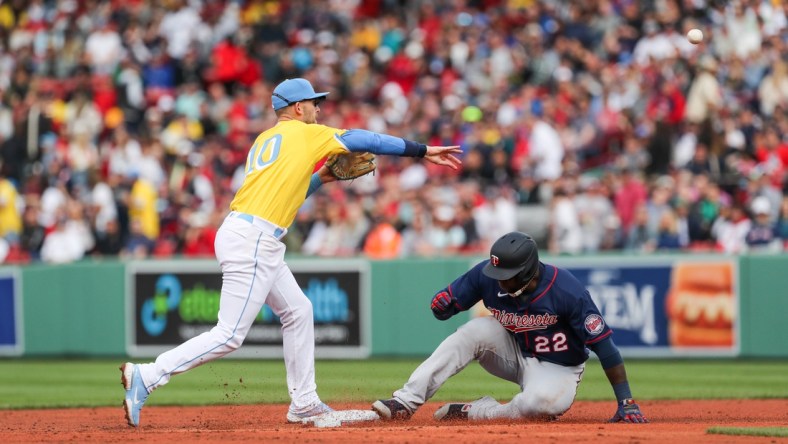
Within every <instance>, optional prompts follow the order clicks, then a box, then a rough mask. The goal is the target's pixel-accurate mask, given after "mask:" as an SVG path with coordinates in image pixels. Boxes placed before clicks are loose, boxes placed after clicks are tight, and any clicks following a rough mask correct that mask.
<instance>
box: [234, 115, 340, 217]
mask: <svg viewBox="0 0 788 444" xmlns="http://www.w3.org/2000/svg"><path fill="white" fill-rule="evenodd" d="M345 132H346V130H341V129H336V128H331V127H329V126H325V125H319V124H316V123H312V124H307V123H304V122H301V121H299V120H286V121H283V122H279V123H277V124H276V125H275V126H274V127H273V128H271V129H269V130H266V131H264V132H262V133H260V135H259V136H257V139H255V141H254V144H253V145H252V148H251V149H250V150H249V154H248V155H247V156H246V169H245V173H246V176H245V177H244V182H243V184H242V185H241V188H239V189H238V192H237V193H236V194H235V198H234V199H233V201H232V202H231V203H230V209H231V210H233V211H239V212H241V213H246V214H251V215H253V216H257V217H260V218H262V219H265V220H267V221H269V222H271V223H273V224H275V225H278V226H280V227H282V228H287V227H289V226H290V224H292V223H293V220H294V219H295V216H296V213H297V212H298V209H299V208H300V207H301V205H302V204H303V203H304V200H306V192H307V189H308V188H309V180H310V177H311V176H312V172H313V170H314V167H315V164H317V162H319V161H320V160H322V159H323V158H324V157H326V156H328V155H329V154H335V153H337V154H338V153H345V152H348V150H347V148H346V147H345V146H344V145H343V144H342V142H340V140H339V138H338V137H339V136H341V135H342V134H344V133H345Z"/></svg>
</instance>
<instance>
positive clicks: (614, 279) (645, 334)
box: [476, 256, 740, 357]
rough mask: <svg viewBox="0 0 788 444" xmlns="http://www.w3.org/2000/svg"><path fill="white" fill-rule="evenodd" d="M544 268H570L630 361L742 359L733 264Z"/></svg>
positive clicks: (585, 262) (605, 262)
mask: <svg viewBox="0 0 788 444" xmlns="http://www.w3.org/2000/svg"><path fill="white" fill-rule="evenodd" d="M545 262H547V263H552V264H555V265H558V266H560V267H563V268H566V269H567V270H569V271H570V272H571V273H572V274H573V275H574V276H575V277H577V278H578V280H580V282H581V283H582V284H584V285H585V286H586V288H587V289H588V291H589V293H590V294H591V298H592V299H593V300H594V303H595V304H596V306H597V307H598V308H599V310H600V312H601V313H602V316H603V317H604V318H605V321H606V322H607V324H608V325H609V326H610V328H612V329H613V332H614V333H613V340H614V341H615V343H616V345H618V346H619V347H620V348H621V349H622V353H624V354H625V355H626V356H633V357H656V356H736V355H738V354H739V348H740V339H739V338H740V335H739V297H738V284H737V272H738V270H737V261H736V260H735V259H730V258H715V257H694V256H692V257H690V256H685V257H680V258H679V257H664V258H661V257H649V258H638V257H621V256H619V257H616V258H610V259H605V258H598V257H597V258H595V259H593V260H590V259H582V258H578V259H573V258H555V260H550V259H547V260H545ZM480 310H481V309H479V308H477V309H476V313H477V315H478V314H479V312H480ZM481 312H482V313H483V310H481Z"/></svg>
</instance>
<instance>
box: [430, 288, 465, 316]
mask: <svg viewBox="0 0 788 444" xmlns="http://www.w3.org/2000/svg"><path fill="white" fill-rule="evenodd" d="M430 308H431V309H432V314H433V316H435V317H436V318H437V319H439V320H441V321H445V320H446V319H449V318H450V317H452V316H454V315H455V314H457V312H459V311H460V310H459V308H458V307H457V299H456V298H455V297H454V296H452V295H450V294H449V293H448V292H446V291H441V292H438V294H436V295H435V296H433V298H432V304H430Z"/></svg>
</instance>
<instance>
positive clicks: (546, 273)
mask: <svg viewBox="0 0 788 444" xmlns="http://www.w3.org/2000/svg"><path fill="white" fill-rule="evenodd" d="M487 262H488V261H487V260H484V261H482V262H480V263H479V264H477V265H476V266H474V267H473V268H472V269H470V270H468V272H466V273H465V274H463V275H462V276H460V277H458V278H457V279H455V280H454V282H452V283H451V284H450V285H449V286H448V287H447V288H446V289H445V290H444V291H448V292H449V294H451V295H452V296H454V297H455V298H457V304H458V305H459V308H460V309H461V310H463V311H464V310H467V309H469V308H471V307H472V306H473V305H475V304H476V303H477V302H478V301H480V300H481V301H483V303H484V305H485V306H486V307H487V309H488V310H490V311H491V312H492V314H493V316H494V317H495V319H497V320H498V322H500V323H501V325H503V326H504V328H506V329H507V330H509V331H510V332H511V333H512V334H514V335H515V339H516V340H517V343H518V344H519V346H520V350H522V353H523V356H526V357H536V358H538V359H540V360H545V361H549V362H553V363H555V364H560V365H567V366H574V365H579V364H581V363H583V362H585V361H586V360H587V359H588V350H587V349H586V346H591V345H593V344H595V343H597V342H599V341H601V340H603V339H604V338H607V337H609V336H610V335H611V334H612V333H613V331H612V330H610V328H609V327H608V326H607V324H606V323H605V321H604V319H603V318H602V315H601V314H600V313H599V309H597V307H596V305H595V304H594V301H593V300H592V299H591V295H590V294H589V293H588V290H587V289H586V288H585V287H584V286H583V284H581V283H580V281H578V280H577V278H575V277H574V276H573V275H572V273H570V272H568V271H567V270H564V269H561V268H558V267H555V266H553V265H549V264H544V263H541V262H540V263H539V269H540V277H539V285H538V286H537V287H536V290H535V291H534V292H533V293H531V294H528V295H522V296H520V297H517V298H514V297H512V296H510V295H509V294H508V293H506V292H504V291H503V290H501V288H500V287H499V286H498V281H496V280H494V279H492V278H489V277H487V276H485V275H484V274H483V273H482V268H483V267H484V265H485V264H486V263H487Z"/></svg>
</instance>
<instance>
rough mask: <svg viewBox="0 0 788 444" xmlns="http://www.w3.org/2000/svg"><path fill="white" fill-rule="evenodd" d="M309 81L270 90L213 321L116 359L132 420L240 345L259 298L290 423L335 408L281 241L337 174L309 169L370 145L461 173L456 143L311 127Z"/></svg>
mask: <svg viewBox="0 0 788 444" xmlns="http://www.w3.org/2000/svg"><path fill="white" fill-rule="evenodd" d="M326 95H328V93H327V92H323V93H316V92H315V90H314V89H313V88H312V85H311V84H310V83H309V81H307V80H305V79H288V80H285V81H284V82H282V83H280V84H279V85H278V86H277V87H276V88H275V89H274V91H273V94H272V98H271V99H272V102H273V108H274V110H275V112H276V115H277V123H276V125H275V126H274V127H273V128H271V129H269V130H266V131H264V132H263V133H261V134H260V135H259V136H258V137H257V139H256V140H255V142H254V144H253V145H252V147H251V149H250V150H249V155H248V156H247V159H246V177H245V179H244V183H243V185H241V188H240V189H239V190H238V192H237V193H236V195H235V198H234V199H233V201H232V203H231V204H230V210H231V211H230V213H229V215H228V216H227V218H226V219H225V220H224V222H223V223H222V226H221V227H220V228H219V231H218V233H217V235H216V244H215V247H216V258H217V259H218V261H219V264H220V266H221V270H222V293H221V300H220V303H219V314H218V319H219V321H218V323H217V324H216V327H214V328H213V329H211V330H210V331H209V332H206V333H203V334H201V335H199V336H197V337H194V338H192V339H190V340H188V341H186V342H184V343H183V344H181V345H179V346H178V347H176V348H174V349H172V350H169V351H167V352H165V353H163V354H161V355H159V357H158V358H156V361H155V362H152V363H148V364H132V363H130V362H127V363H125V364H123V365H121V367H120V370H121V382H122V383H123V387H124V389H125V390H126V396H125V400H124V403H123V406H124V409H125V411H126V419H127V421H128V423H129V425H131V426H134V427H137V426H139V423H140V410H141V409H142V406H143V404H144V403H145V400H146V399H147V398H148V395H149V393H150V392H151V391H153V390H154V389H155V388H157V387H160V386H162V385H164V384H166V383H167V382H168V381H169V380H170V377H171V376H172V375H176V374H178V373H183V372H185V371H187V370H190V369H192V368H194V367H196V366H198V365H201V364H204V363H206V362H208V361H211V360H213V359H216V358H219V357H222V356H224V355H226V354H228V353H230V352H232V351H233V350H235V349H237V348H238V347H240V346H241V343H243V340H244V338H245V337H246V334H247V333H248V331H249V329H250V328H251V326H252V322H253V321H254V319H255V317H256V316H257V314H258V313H259V312H260V309H261V308H262V306H263V304H268V305H269V306H270V307H271V309H272V310H273V311H274V313H276V315H277V316H279V318H280V320H281V322H282V337H283V342H284V344H283V346H284V347H283V349H284V358H285V369H286V371H287V389H288V392H289V394H290V399H291V402H290V408H289V409H288V412H287V421H288V422H304V421H308V420H309V419H310V418H311V417H314V416H317V415H319V414H322V413H325V412H329V411H331V410H332V409H331V407H329V406H328V405H326V404H324V403H323V402H322V401H321V400H320V397H319V396H318V395H317V385H316V384H315V362H314V361H315V358H314V355H315V353H314V352H315V338H314V324H313V318H312V304H311V302H310V301H309V299H307V297H306V295H304V292H303V291H302V290H301V288H300V287H299V286H298V283H297V282H296V280H295V278H294V277H293V273H292V272H291V271H290V268H289V267H288V266H287V264H286V263H285V261H284V255H285V245H284V244H283V243H282V242H281V241H280V240H281V239H282V237H283V236H284V235H285V234H286V233H287V227H288V226H290V224H291V223H292V222H293V219H294V218H295V215H296V212H297V211H298V208H299V207H300V206H301V205H302V204H303V202H304V200H305V199H306V198H307V197H308V196H309V195H310V194H312V193H313V192H314V191H315V190H317V189H318V188H319V187H320V185H322V184H323V183H326V182H331V181H333V180H335V178H334V177H333V176H332V175H331V173H330V172H329V171H328V169H327V168H326V166H322V167H321V168H320V169H319V170H318V171H317V172H316V173H314V174H313V173H312V171H313V169H314V166H315V165H316V164H317V163H318V162H319V161H320V160H322V159H323V158H324V157H326V156H327V155H329V154H334V153H346V152H348V151H354V152H355V151H366V152H371V153H375V154H389V155H397V156H410V157H423V158H425V159H426V160H428V161H430V162H432V163H435V164H438V165H444V166H448V167H450V168H453V169H457V168H458V167H459V165H460V163H461V162H460V160H459V159H458V158H457V157H455V154H459V153H460V152H461V150H460V148H459V147H458V146H427V145H424V144H421V143H417V142H413V141H410V140H405V139H401V138H398V137H392V136H389V135H385V134H379V133H373V132H371V131H366V130H358V129H353V130H341V129H337V128H331V127H327V126H323V125H318V124H317V115H318V113H319V112H320V107H319V102H320V101H321V100H323V99H324V98H325V96H326Z"/></svg>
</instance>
